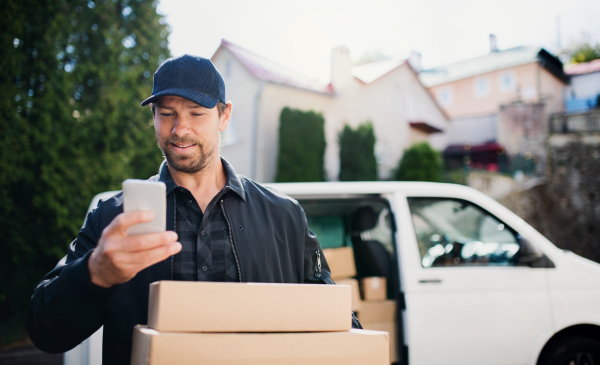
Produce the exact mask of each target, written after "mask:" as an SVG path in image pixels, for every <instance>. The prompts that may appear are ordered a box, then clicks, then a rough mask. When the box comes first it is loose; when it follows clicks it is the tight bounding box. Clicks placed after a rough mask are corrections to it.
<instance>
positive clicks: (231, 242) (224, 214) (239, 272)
mask: <svg viewBox="0 0 600 365" xmlns="http://www.w3.org/2000/svg"><path fill="white" fill-rule="evenodd" d="M220 203H221V204H220V205H221V212H223V216H224V217H225V221H227V228H229V243H230V244H231V250H232V251H233V258H234V259H235V265H236V266H237V271H238V276H239V280H240V283H241V282H243V279H242V269H241V268H240V261H239V260H238V256H237V252H236V251H235V245H234V244H233V234H232V233H231V222H229V217H228V216H227V214H226V213H225V207H224V206H223V199H221V201H220Z"/></svg>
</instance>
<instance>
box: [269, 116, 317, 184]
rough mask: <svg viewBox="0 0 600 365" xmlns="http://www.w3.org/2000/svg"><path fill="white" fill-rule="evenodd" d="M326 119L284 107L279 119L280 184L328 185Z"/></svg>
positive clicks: (278, 166) (278, 167) (278, 174)
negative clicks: (321, 182)
mask: <svg viewBox="0 0 600 365" xmlns="http://www.w3.org/2000/svg"><path fill="white" fill-rule="evenodd" d="M325 145H326V142H325V119H323V116H322V115H321V114H319V113H315V112H313V111H301V110H297V109H291V108H288V107H285V108H283V109H282V110H281V115H280V117H279V153H278V155H277V174H276V177H275V180H276V181H277V182H302V181H325V170H324V161H323V159H324V155H325Z"/></svg>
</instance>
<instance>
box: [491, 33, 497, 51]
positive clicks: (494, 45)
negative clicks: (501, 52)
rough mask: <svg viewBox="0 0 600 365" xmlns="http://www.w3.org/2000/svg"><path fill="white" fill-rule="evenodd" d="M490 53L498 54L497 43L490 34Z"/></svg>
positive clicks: (494, 36)
mask: <svg viewBox="0 0 600 365" xmlns="http://www.w3.org/2000/svg"><path fill="white" fill-rule="evenodd" d="M490 52H498V42H497V41H496V35H495V34H490Z"/></svg>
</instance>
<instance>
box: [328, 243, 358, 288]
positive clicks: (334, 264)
mask: <svg viewBox="0 0 600 365" xmlns="http://www.w3.org/2000/svg"><path fill="white" fill-rule="evenodd" d="M323 254H324V255H325V259H326V260H327V263H328V264H329V269H331V278H332V279H333V280H337V279H348V278H351V277H353V276H356V265H355V263H354V250H353V249H352V247H340V248H326V249H324V250H323Z"/></svg>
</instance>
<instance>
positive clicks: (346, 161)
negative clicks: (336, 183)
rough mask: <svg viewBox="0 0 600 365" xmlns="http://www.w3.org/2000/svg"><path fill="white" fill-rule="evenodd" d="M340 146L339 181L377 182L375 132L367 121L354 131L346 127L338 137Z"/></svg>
mask: <svg viewBox="0 0 600 365" xmlns="http://www.w3.org/2000/svg"><path fill="white" fill-rule="evenodd" d="M338 141H339V145H340V174H339V179H340V181H374V180H377V179H378V177H377V160H376V159H375V131H374V130H373V124H372V123H371V122H370V121H368V122H365V123H363V124H361V125H359V126H358V127H357V128H356V129H353V128H351V127H350V126H348V125H345V126H344V129H342V131H341V132H340V134H339V136H338Z"/></svg>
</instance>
